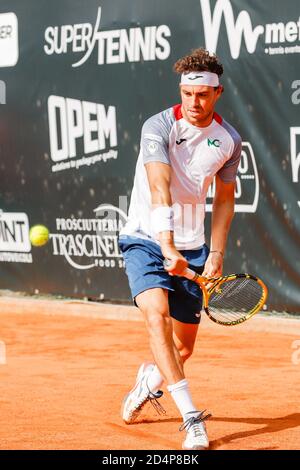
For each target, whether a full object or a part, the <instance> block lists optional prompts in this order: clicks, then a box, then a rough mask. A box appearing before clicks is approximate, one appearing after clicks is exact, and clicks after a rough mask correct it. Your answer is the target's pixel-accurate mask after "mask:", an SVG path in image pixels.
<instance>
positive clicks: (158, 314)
mask: <svg viewBox="0 0 300 470" xmlns="http://www.w3.org/2000/svg"><path fill="white" fill-rule="evenodd" d="M171 325H172V320H171V318H170V316H169V313H168V311H167V310H164V309H162V308H160V309H157V310H156V311H153V310H152V312H149V314H148V315H147V326H148V329H149V331H150V333H151V332H152V333H153V334H158V333H159V332H162V331H165V330H166V329H168V328H170V327H171Z"/></svg>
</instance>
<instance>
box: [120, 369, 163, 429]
mask: <svg viewBox="0 0 300 470" xmlns="http://www.w3.org/2000/svg"><path fill="white" fill-rule="evenodd" d="M154 367H155V365H154V364H149V363H144V364H142V365H141V367H140V368H139V371H138V374H137V378H136V383H135V386H134V387H133V389H132V390H131V391H130V392H129V393H128V394H127V395H126V396H125V398H124V400H123V404H122V410H121V415H122V418H123V420H124V421H125V423H126V424H131V423H133V422H134V421H135V420H136V419H137V417H138V416H139V414H140V412H141V411H142V409H143V407H144V406H145V404H146V403H147V402H148V401H149V402H150V403H151V404H152V405H153V407H154V408H155V410H156V411H157V412H158V413H159V414H165V410H164V409H163V407H162V406H161V404H160V403H158V401H157V400H158V398H160V397H161V396H162V395H163V392H162V391H161V390H158V391H157V392H155V393H152V392H151V391H150V390H149V387H148V385H147V380H148V377H149V375H150V374H151V372H152V370H153V368H154Z"/></svg>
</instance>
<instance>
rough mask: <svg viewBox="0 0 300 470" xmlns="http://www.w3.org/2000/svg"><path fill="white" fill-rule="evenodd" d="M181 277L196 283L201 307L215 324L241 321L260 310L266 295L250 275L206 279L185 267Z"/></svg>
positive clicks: (263, 288)
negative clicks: (201, 295)
mask: <svg viewBox="0 0 300 470" xmlns="http://www.w3.org/2000/svg"><path fill="white" fill-rule="evenodd" d="M168 264H169V263H168V260H165V262H164V265H165V266H168ZM181 276H183V277H186V278H187V279H189V280H191V281H194V282H196V284H198V286H199V287H200V288H201V290H202V293H203V305H202V308H203V310H204V311H205V313H206V314H207V315H208V317H209V318H210V319H211V320H212V321H214V322H215V323H218V324H219V325H225V326H234V325H238V324H240V323H243V322H244V321H246V320H248V319H249V318H251V317H252V316H253V315H255V313H257V312H259V311H260V310H261V309H262V307H263V305H264V303H265V301H266V299H267V296H268V289H267V287H266V285H265V284H264V283H263V281H262V280H261V279H259V278H258V277H256V276H252V274H230V275H228V276H221V277H218V278H207V277H203V276H200V275H199V274H197V273H196V272H195V271H193V270H192V269H190V268H186V269H185V270H184V271H183V273H182V274H181ZM207 284H209V286H208V288H206V286H207Z"/></svg>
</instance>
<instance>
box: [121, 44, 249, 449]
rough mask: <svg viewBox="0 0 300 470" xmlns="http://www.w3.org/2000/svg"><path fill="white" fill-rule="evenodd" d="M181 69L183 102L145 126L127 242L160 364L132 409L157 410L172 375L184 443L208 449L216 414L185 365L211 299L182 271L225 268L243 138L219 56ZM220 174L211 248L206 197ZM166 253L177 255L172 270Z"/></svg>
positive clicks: (132, 279) (127, 414)
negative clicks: (226, 96)
mask: <svg viewBox="0 0 300 470" xmlns="http://www.w3.org/2000/svg"><path fill="white" fill-rule="evenodd" d="M174 70H175V71H176V72H177V73H179V74H181V79H180V95H181V104H178V105H176V106H173V107H171V108H169V109H167V110H165V111H162V112H160V113H158V114H156V115H155V116H152V117H150V118H149V119H148V120H147V121H146V122H145V123H144V125H143V128H142V136H141V149H140V154H139V157H138V160H137V165H136V172H135V179H134V186H133V190H132V195H131V201H130V208H129V214H128V221H127V224H126V225H125V227H124V228H123V230H122V232H121V235H120V241H119V243H120V249H121V251H122V253H123V256H124V259H125V266H126V273H127V275H128V278H129V284H130V288H131V292H132V296H133V299H134V301H135V303H136V305H137V306H138V307H139V309H140V310H141V312H142V313H143V316H144V318H145V321H146V325H147V329H148V332H149V338H150V346H151V350H152V353H153V357H154V362H155V364H154V363H153V364H150V363H144V364H142V365H141V366H140V368H139V371H138V375H137V379H136V384H135V386H134V388H133V389H132V390H131V391H130V392H129V394H128V395H127V396H126V397H125V399H124V402H123V407H122V417H123V420H124V421H125V422H126V423H127V424H130V423H132V422H133V421H135V420H136V418H137V416H138V415H139V413H140V411H141V410H142V408H143V406H144V405H145V404H146V403H147V402H151V403H152V404H154V405H155V407H156V408H157V407H158V406H159V403H158V399H159V398H160V397H161V395H162V392H161V391H160V390H159V388H160V387H161V385H162V383H163V381H164V380H165V381H166V383H167V389H168V391H169V392H170V393H171V396H172V398H173V399H174V401H175V403H176V405H177V407H178V409H179V411H180V413H181V415H182V418H183V425H182V426H181V427H180V428H179V429H180V430H185V431H186V436H185V439H184V442H183V448H184V449H207V448H208V447H209V441H208V437H207V433H206V427H205V423H204V420H205V419H206V418H208V417H209V416H210V415H208V414H206V415H205V411H198V408H197V406H196V405H195V403H194V401H193V399H192V397H191V394H190V391H189V386H188V381H187V380H186V378H185V375H184V368H183V364H184V362H185V361H186V360H187V359H188V358H189V357H190V356H191V354H192V352H193V347H194V343H195V339H196V335H197V330H198V325H199V322H200V311H201V306H202V299H201V293H200V289H199V287H198V286H197V285H196V284H195V283H193V282H191V281H189V280H187V279H185V278H183V277H180V273H181V272H182V271H183V270H184V269H185V268H186V267H187V266H188V265H190V267H191V268H192V269H193V270H195V271H197V272H198V273H200V274H201V273H203V275H204V276H207V277H217V276H220V275H221V274H222V265H223V257H224V253H225V246H226V239H227V234H228V231H229V227H230V224H231V221H232V217H233V214H234V188H235V179H236V173H237V168H238V165H239V160H240V154H241V138H240V136H239V134H238V133H237V132H236V130H235V129H234V128H233V127H231V126H230V125H229V124H228V123H227V122H226V121H225V120H224V119H223V118H222V117H220V116H219V115H218V114H216V113H215V112H214V108H215V105H216V103H217V101H218V99H219V98H220V96H221V94H222V92H223V86H222V85H221V84H220V81H219V79H220V76H221V75H222V73H223V66H222V65H221V63H220V62H219V60H218V58H217V57H216V56H215V55H210V54H209V52H208V51H206V50H205V49H202V48H200V49H196V50H195V51H193V52H192V53H191V55H188V56H186V57H183V58H182V59H180V60H178V61H177V62H176V64H175V65H174ZM215 176H216V191H215V196H214V200H213V211H212V226H211V241H210V249H209V248H208V247H207V245H206V244H205V239H204V216H205V198H206V193H207V190H208V188H209V186H210V184H211V183H212V181H213V178H214V177H215ZM164 259H168V260H169V263H170V264H169V265H168V267H167V268H166V269H165V267H164V264H163V262H164ZM167 271H168V272H167ZM202 400H203V397H202ZM160 409H161V408H160Z"/></svg>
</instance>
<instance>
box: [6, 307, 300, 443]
mask: <svg viewBox="0 0 300 470" xmlns="http://www.w3.org/2000/svg"><path fill="white" fill-rule="evenodd" d="M25 307H26V308H25ZM101 309H102V310H103V316H105V315H106V314H107V311H108V312H109V314H108V315H107V316H108V317H109V315H110V314H111V315H113V314H114V311H116V312H119V311H120V310H121V311H122V312H123V314H124V315H123V316H128V315H130V314H132V315H133V318H137V311H136V309H131V308H128V307H127V308H124V309H123V310H122V308H120V307H115V308H114V307H107V308H106V309H105V307H101V306H98V305H96V306H93V307H90V308H88V307H86V306H85V305H84V304H80V303H79V304H78V303H77V304H76V303H74V304H73V306H72V305H71V307H70V304H69V305H67V304H65V303H62V302H58V301H55V302H51V301H42V302H39V301H34V300H24V301H23V300H22V299H21V300H11V299H3V298H2V299H0V326H1V329H0V340H1V341H4V342H5V344H6V353H7V364H5V365H0V403H1V422H2V425H1V427H0V449H110V450H113V449H122V450H123V449H146V450H148V449H172V450H173V449H181V442H182V440H183V433H180V432H179V431H178V428H179V426H180V424H181V419H180V417H179V414H178V411H177V409H176V408H175V405H174V404H173V402H172V399H171V397H170V396H169V395H168V392H166V389H165V388H164V390H165V395H164V397H163V398H162V400H161V402H162V404H163V406H164V407H165V409H166V410H167V415H166V416H165V417H164V416H163V417H160V416H158V415H157V414H156V413H155V411H154V410H153V408H152V407H151V405H150V404H149V405H148V407H147V408H145V409H144V412H143V416H142V419H141V420H140V421H139V422H138V423H137V424H134V425H130V426H127V425H125V424H124V423H123V422H122V420H121V418H120V405H121V402H122V399H123V396H124V394H125V393H126V392H127V391H128V389H130V388H131V387H132V385H133V383H134V381H135V375H136V371H137V368H138V366H139V364H140V363H141V362H142V361H144V360H149V359H150V358H151V355H150V350H149V346H148V340H147V335H146V330H145V326H144V324H143V323H142V322H138V321H117V320H110V319H108V318H106V319H103V318H89V315H90V316H91V317H92V316H93V315H94V316H96V314H97V313H99V312H100V314H101ZM51 312H52V314H51V315H49V314H48V315H45V313H51ZM74 312H75V313H74ZM80 312H82V314H83V315H84V316H83V317H79V316H76V315H79V314H80ZM93 312H94V313H93ZM95 312H96V313H95ZM20 313H21V314H20ZM41 313H44V314H41ZM53 313H56V315H53ZM67 314H68V315H67ZM289 322H290V323H289ZM299 339H300V321H296V320H289V319H287V320H279V321H276V320H272V319H265V318H261V319H260V318H258V317H256V318H254V319H252V320H250V321H249V322H247V323H245V324H244V325H240V326H237V327H232V328H226V327H221V326H215V325H214V324H213V323H212V322H210V321H209V320H205V321H203V324H202V326H201V327H200V330H199V334H198V340H197V344H196V348H195V352H194V355H193V356H192V358H191V359H190V360H189V362H188V363H187V365H186V376H187V378H188V379H189V382H190V387H191V390H192V394H193V397H194V401H195V402H196V403H197V405H198V406H199V409H204V408H205V409H207V410H209V411H210V412H211V413H212V415H213V417H212V418H211V419H210V420H209V422H208V424H207V427H208V433H209V437H210V441H211V448H212V449H216V450H217V449H299V447H300V410H299V384H300V380H299V379H300V364H297V363H295V361H294V363H293V361H292V354H293V353H295V350H294V349H293V348H292V345H293V342H294V341H295V340H299ZM297 344H299V343H297ZM295 357H296V356H294V358H295ZM298 357H299V356H298ZM296 362H297V361H296Z"/></svg>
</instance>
